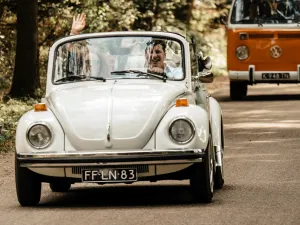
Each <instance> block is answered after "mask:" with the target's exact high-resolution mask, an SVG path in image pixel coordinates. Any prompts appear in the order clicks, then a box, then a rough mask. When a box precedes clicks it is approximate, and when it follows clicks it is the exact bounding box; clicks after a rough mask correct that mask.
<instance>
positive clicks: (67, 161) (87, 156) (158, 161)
mask: <svg viewBox="0 0 300 225" xmlns="http://www.w3.org/2000/svg"><path fill="white" fill-rule="evenodd" d="M204 157H205V150H204V149H184V150H181V149H180V150H135V151H113V152H105V151H97V152H65V153H64V152H60V153H53V152H52V153H49V152H43V153H41V152H33V153H18V154H17V160H18V162H19V163H20V166H22V167H36V168H37V167H40V168H43V167H47V168H48V167H67V166H113V165H141V164H143V165H171V164H186V163H198V162H202V159H203V158H204Z"/></svg>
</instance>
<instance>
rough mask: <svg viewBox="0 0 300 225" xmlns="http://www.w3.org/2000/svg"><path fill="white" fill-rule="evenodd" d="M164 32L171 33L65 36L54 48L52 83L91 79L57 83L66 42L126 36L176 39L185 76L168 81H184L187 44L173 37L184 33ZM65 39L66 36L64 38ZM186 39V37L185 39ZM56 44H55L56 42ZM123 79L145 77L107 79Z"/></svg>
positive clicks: (168, 79)
mask: <svg viewBox="0 0 300 225" xmlns="http://www.w3.org/2000/svg"><path fill="white" fill-rule="evenodd" d="M163 33H165V34H169V33H166V32H144V33H141V32H131V33H130V34H124V32H112V33H105V34H104V35H103V34H102V35H101V33H93V34H80V35H74V36H70V37H65V38H67V39H66V40H64V41H60V43H59V44H57V45H56V46H55V48H54V52H53V53H54V54H53V62H52V73H51V83H52V85H61V84H70V83H77V82H83V81H90V80H78V81H75V82H73V81H71V82H64V83H57V82H55V80H54V79H55V66H56V59H57V54H58V49H59V48H60V47H61V46H63V45H64V44H67V43H71V42H75V41H76V42H77V41H78V42H79V41H84V40H90V39H101V38H126V37H132V38H134V37H136V38H139V37H148V38H157V39H159V38H160V39H166V40H172V41H176V42H177V43H178V44H179V45H180V47H181V60H182V64H181V67H182V72H183V76H182V78H181V79H176V80H175V79H171V78H167V81H183V80H185V79H186V77H187V71H186V56H185V51H186V49H185V46H184V43H183V41H182V40H180V38H176V37H173V36H174V35H175V36H180V37H181V38H184V37H183V36H182V35H180V34H176V33H170V35H163ZM63 39H64V38H63ZM184 40H185V39H184ZM54 45H55V44H54ZM121 79H135V80H136V79H143V78H138V77H136V78H120V77H116V78H109V79H106V80H121Z"/></svg>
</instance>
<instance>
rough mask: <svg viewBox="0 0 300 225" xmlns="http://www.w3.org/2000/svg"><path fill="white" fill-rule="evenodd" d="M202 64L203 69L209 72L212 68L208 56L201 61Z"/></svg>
mask: <svg viewBox="0 0 300 225" xmlns="http://www.w3.org/2000/svg"><path fill="white" fill-rule="evenodd" d="M203 64H204V68H205V69H207V70H210V69H211V68H212V62H211V58H210V57H209V56H207V57H206V58H205V59H204V60H203Z"/></svg>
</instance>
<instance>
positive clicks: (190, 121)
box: [168, 116, 196, 145]
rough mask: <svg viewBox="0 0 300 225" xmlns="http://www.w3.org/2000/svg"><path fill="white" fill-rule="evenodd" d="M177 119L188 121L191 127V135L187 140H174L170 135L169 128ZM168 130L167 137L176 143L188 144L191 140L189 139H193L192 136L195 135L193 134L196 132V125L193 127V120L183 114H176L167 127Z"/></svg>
mask: <svg viewBox="0 0 300 225" xmlns="http://www.w3.org/2000/svg"><path fill="white" fill-rule="evenodd" d="M178 120H185V121H186V122H188V124H189V125H190V126H191V128H192V135H191V137H190V138H189V139H188V140H187V141H176V140H175V139H174V138H173V137H172V135H171V128H172V125H173V123H175V122H176V121H178ZM168 132H169V138H170V139H171V140H172V141H173V142H174V143H176V144H180V145H185V144H188V143H189V142H191V140H193V138H194V137H195V134H196V127H195V124H194V123H193V121H192V120H191V119H189V118H187V117H185V116H178V117H175V118H174V119H173V120H172V121H171V122H170V124H169V129H168Z"/></svg>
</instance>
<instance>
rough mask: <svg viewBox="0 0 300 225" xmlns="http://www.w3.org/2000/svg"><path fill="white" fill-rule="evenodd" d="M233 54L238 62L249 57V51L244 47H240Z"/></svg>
mask: <svg viewBox="0 0 300 225" xmlns="http://www.w3.org/2000/svg"><path fill="white" fill-rule="evenodd" d="M235 54H236V57H237V58H238V59H239V60H245V59H247V58H248V57H249V50H248V48H247V47H246V46H240V47H238V48H237V49H236V52H235Z"/></svg>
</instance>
